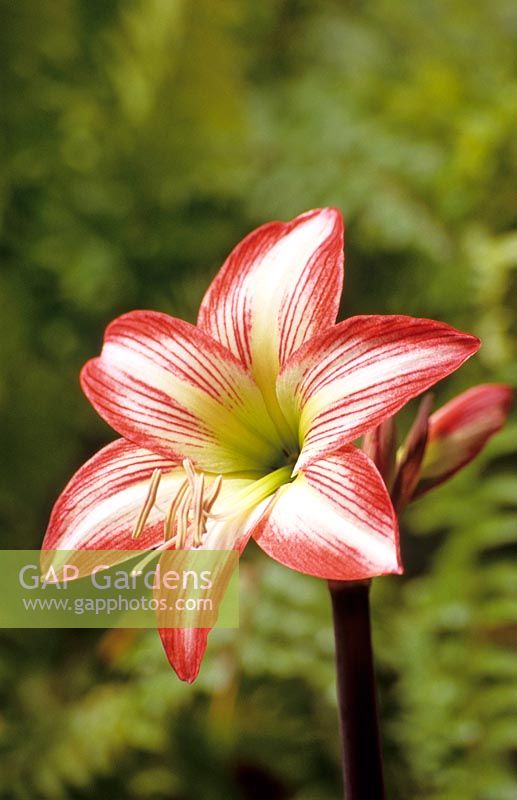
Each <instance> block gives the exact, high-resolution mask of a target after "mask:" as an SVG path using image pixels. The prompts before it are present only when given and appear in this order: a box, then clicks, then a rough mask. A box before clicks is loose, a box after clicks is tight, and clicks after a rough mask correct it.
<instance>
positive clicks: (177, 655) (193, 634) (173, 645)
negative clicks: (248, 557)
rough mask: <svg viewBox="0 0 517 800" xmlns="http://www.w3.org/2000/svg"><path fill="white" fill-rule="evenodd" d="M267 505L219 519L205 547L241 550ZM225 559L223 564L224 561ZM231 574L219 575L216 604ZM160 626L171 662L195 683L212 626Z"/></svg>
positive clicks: (166, 652) (187, 679)
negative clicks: (234, 516)
mask: <svg viewBox="0 0 517 800" xmlns="http://www.w3.org/2000/svg"><path fill="white" fill-rule="evenodd" d="M232 491H233V489H232ZM235 494H236V495H237V494H238V489H235ZM229 499H230V496H229V493H228V492H227V493H226V497H225V498H224V499H223V501H222V503H223V505H227V504H228V502H229ZM266 502H267V501H266ZM264 507H265V503H261V504H260V505H259V506H258V507H257V508H255V509H253V510H252V511H251V512H246V513H244V514H241V515H240V516H239V517H236V518H234V519H229V520H226V521H223V522H218V523H216V524H215V525H213V526H212V527H211V529H210V531H209V532H208V535H207V537H206V539H205V540H204V542H203V545H202V548H203V549H206V550H237V551H238V552H239V554H241V553H242V551H243V550H244V548H245V546H246V544H247V543H248V541H249V538H250V536H251V533H252V531H253V528H254V526H255V524H256V521H257V519H258V518H259V517H260V516H261V514H262V511H263V509H264ZM222 563H223V565H224V562H222ZM229 578H230V575H229V574H226V573H225V574H222V575H220V576H219V577H218V578H216V580H219V581H220V582H221V586H222V593H221V595H220V596H217V595H216V594H215V593H214V595H213V597H212V599H213V602H214V603H216V604H217V602H218V599H217V598H219V602H220V600H222V595H223V593H224V590H225V589H226V586H227V584H228V580H229ZM160 619H161V618H160V616H159V617H158V623H160ZM158 630H159V634H160V637H161V640H162V644H163V647H164V650H165V654H166V656H167V659H168V661H169V664H170V665H171V667H172V668H173V669H174V671H175V672H176V674H177V675H178V677H179V678H181V680H182V681H187V682H188V683H192V682H193V681H194V680H195V679H196V678H197V675H198V673H199V669H200V667H201V662H202V660H203V657H204V655H205V651H206V646H207V639H208V634H209V633H210V630H211V628H195V627H191V628H166V627H165V628H164V627H162V626H160V627H159V629H158Z"/></svg>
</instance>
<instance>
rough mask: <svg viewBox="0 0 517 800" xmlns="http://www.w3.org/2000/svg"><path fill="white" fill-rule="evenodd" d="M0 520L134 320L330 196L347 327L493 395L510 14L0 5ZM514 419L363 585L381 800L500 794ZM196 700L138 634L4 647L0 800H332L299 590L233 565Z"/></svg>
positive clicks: (58, 480)
mask: <svg viewBox="0 0 517 800" xmlns="http://www.w3.org/2000/svg"><path fill="white" fill-rule="evenodd" d="M0 9H1V11H0V14H1V25H0V40H1V41H0V61H1V78H0V80H1V82H2V104H1V106H2V107H1V111H0V113H1V115H2V140H3V147H4V152H3V156H2V166H3V170H2V175H1V179H0V209H1V225H2V234H1V237H2V238H1V253H2V267H1V272H0V320H1V336H0V361H1V373H0V412H1V414H2V428H1V432H0V443H1V444H0V447H1V453H2V458H1V463H0V472H1V486H0V519H1V524H2V529H1V530H2V547H37V546H38V545H39V543H40V542H41V539H42V537H43V533H44V529H45V525H46V520H47V518H48V513H49V510H50V508H51V505H52V502H53V500H54V499H55V497H56V495H57V494H58V492H59V490H60V489H61V487H62V486H63V485H64V483H65V481H66V480H67V478H68V477H69V476H70V474H71V473H72V471H73V470H74V469H75V468H77V467H78V466H79V465H80V464H81V462H82V461H84V460H85V459H86V458H87V457H88V456H90V455H91V454H92V453H93V452H94V451H95V450H96V449H97V448H98V447H99V446H101V445H102V444H104V443H106V442H107V441H109V440H110V438H112V434H111V433H110V431H109V430H108V428H107V426H105V425H104V423H102V422H101V421H100V419H98V418H97V417H96V415H95V413H94V412H93V410H92V409H91V408H90V407H89V404H88V403H87V402H86V400H85V398H84V397H83V396H82V395H81V392H80V389H79V386H78V379H77V376H78V371H79V368H80V367H81V365H82V364H83V362H84V361H85V360H86V359H87V358H88V357H90V356H91V355H92V354H95V353H96V352H97V351H98V349H99V345H100V342H101V337H102V332H103V329H104V326H105V325H106V323H107V322H108V321H109V320H110V319H111V318H112V317H113V316H114V315H116V314H118V313H121V312H123V311H125V310H128V309H131V308H137V307H141V308H142V307H143V308H146V307H148V308H154V309H160V310H164V311H167V312H169V313H172V314H175V315H179V316H182V317H185V318H187V319H190V320H193V319H194V318H195V313H196V309H197V305H198V303H199V300H200V298H201V296H202V294H203V291H204V289H205V287H206V286H207V284H208V282H209V280H210V278H211V276H212V275H213V274H214V273H215V271H216V270H217V268H218V266H219V265H220V263H221V262H222V260H223V258H224V257H225V255H226V254H227V253H228V251H229V250H230V248H231V247H232V246H233V245H234V244H235V243H236V242H237V241H238V240H239V238H241V237H242V236H243V235H244V234H245V233H246V232H248V231H249V230H250V229H251V228H253V227H254V226H256V225H258V224H260V223H262V222H264V221H267V220H269V219H273V218H283V219H286V218H289V217H290V216H293V215H295V214H297V213H299V212H301V211H303V210H306V209H307V208H311V207H314V206H318V205H328V204H334V205H337V206H339V207H340V208H341V209H342V210H343V212H344V215H345V219H346V222H347V237H348V244H347V285H346V294H345V297H344V301H343V309H342V312H343V314H344V315H348V314H351V313H367V312H388V313H391V312H401V313H407V314H414V315H424V316H434V317H437V318H439V319H443V320H445V321H448V322H450V323H452V324H454V325H457V326H458V327H462V328H465V329H466V330H470V331H472V332H475V333H477V334H479V335H481V336H482V338H483V340H484V347H483V350H482V351H481V353H480V355H479V357H477V358H476V359H475V360H474V361H472V362H470V363H469V364H468V365H466V366H465V367H464V368H463V369H462V370H461V371H460V373H459V374H458V375H456V376H454V378H451V379H450V380H448V381H446V382H445V383H444V384H443V385H442V386H440V387H439V388H438V391H437V394H438V398H439V400H443V399H446V398H448V397H450V396H451V395H452V394H454V393H455V392H457V391H459V390H461V389H463V388H465V387H467V386H469V385H472V384H473V383H475V382H479V381H486V380H490V381H493V380H503V381H508V382H510V383H515V382H516V378H517V367H516V350H517V321H516V317H515V303H516V299H517V297H516V295H517V292H516V288H517V270H516V267H517V230H516V221H517V194H516V186H517V138H516V122H517V79H516V53H517V7H516V6H515V4H514V3H513V2H511V0H477V2H475V3H472V2H470V1H467V0H415V2H411V3H409V2H405V0H366V1H365V2H362V3H360V2H356V0H346V2H338V0H319V2H316V3H310V2H308V0H262V2H246V1H245V0H196V2H195V3H194V2H188V0H45V2H40V3H37V2H32V0H16V2H13V0H3V2H1V3H0ZM516 433H517V425H516V423H515V422H513V423H511V424H510V425H509V426H508V428H507V429H506V430H505V432H504V433H503V434H501V435H500V436H499V437H498V438H497V439H496V440H494V441H493V443H492V444H491V446H490V447H489V449H488V450H487V451H486V452H485V454H484V455H483V456H482V457H481V458H479V459H478V461H477V462H476V463H475V464H474V465H472V466H471V467H470V468H469V469H468V470H466V471H465V473H463V474H462V475H461V476H458V477H457V478H455V479H454V481H452V482H451V484H449V485H448V486H447V487H445V488H443V489H441V490H439V491H437V492H436V493H434V494H431V495H430V496H428V497H427V498H426V499H425V500H423V501H422V502H420V503H419V504H417V505H415V506H414V508H412V509H411V510H410V512H409V513H408V514H407V515H406V516H405V518H404V520H403V528H404V532H403V550H404V556H405V562H406V567H407V569H406V574H405V576H404V577H403V578H394V579H391V578H390V579H388V578H387V579H381V580H378V581H377V582H376V584H375V587H374V596H373V606H374V623H375V644H376V650H377V657H378V669H379V679H380V684H381V702H382V712H383V725H384V736H385V751H386V757H387V770H388V781H389V787H390V797H391V798H394V800H395V799H396V800H409V798H417V797H418V798H419V799H421V800H513V798H515V797H516V796H517V777H516V775H515V771H514V770H515V765H516V761H517V721H516V714H517V681H516V675H517V650H516V645H517V622H516V619H517V589H516V587H517V580H516V571H515V568H516V563H515V554H516V545H517V517H516V514H515V505H516V497H517V491H516V490H517V468H516V450H517V445H516ZM242 585H243V590H242V607H243V614H242V616H243V623H242V629H241V631H240V632H239V635H238V636H235V635H234V634H232V633H231V632H228V631H218V632H215V633H214V634H213V636H212V640H211V646H210V651H209V656H208V658H207V661H206V663H205V665H204V666H203V669H202V673H201V677H200V680H199V682H198V683H197V684H195V686H194V687H188V686H184V685H182V684H180V683H179V682H178V681H177V680H176V679H175V677H174V675H173V674H172V672H171V671H170V669H169V667H168V665H167V664H166V662H165V658H164V656H163V654H162V651H161V646H160V644H159V641H158V638H157V636H156V635H155V633H154V632H153V631H150V632H145V633H140V634H138V635H137V634H134V633H132V632H124V631H117V632H99V631H84V630H83V631H33V632H27V631H25V632H23V631H22V632H8V631H4V632H2V633H1V634H0V653H1V661H0V695H1V700H2V703H1V711H0V797H2V798H6V799H8V800H11V799H12V800H39V799H40V798H41V800H74V799H77V800H80V798H86V797H88V798H90V797H95V798H99V799H100V800H103V799H104V798H106V799H107V798H127V799H128V800H144V799H145V800H151V799H153V800H156V799H157V798H175V800H198V798H203V800H205V799H206V800H212V798H214V800H216V799H218V798H228V799H229V800H232V798H236V799H237V798H263V797H268V798H284V797H291V798H295V800H330V799H331V798H336V797H338V796H339V794H340V778H339V763H338V742H337V737H336V721H335V708H334V688H333V670H332V635H331V630H330V627H329V607H328V600H327V596H326V590H325V586H324V585H323V584H322V583H320V582H318V581H315V580H312V579H309V578H306V577H303V576H300V575H297V574H294V573H290V572H288V571H287V570H285V569H282V568H281V567H279V566H277V565H275V564H273V563H272V562H269V561H267V559H266V558H265V557H264V556H262V555H261V554H260V553H258V552H257V551H254V552H251V553H249V554H247V557H246V559H245V561H244V563H243V566H242Z"/></svg>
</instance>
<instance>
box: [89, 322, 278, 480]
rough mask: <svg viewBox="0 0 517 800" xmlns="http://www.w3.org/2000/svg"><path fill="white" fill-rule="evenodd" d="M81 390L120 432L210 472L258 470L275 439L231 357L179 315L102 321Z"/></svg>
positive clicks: (272, 454)
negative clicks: (100, 342)
mask: <svg viewBox="0 0 517 800" xmlns="http://www.w3.org/2000/svg"><path fill="white" fill-rule="evenodd" d="M81 384H82V387H83V390H84V392H85V394H86V395H87V397H88V399H89V400H90V402H91V403H92V404H93V406H94V407H95V409H96V410H97V411H98V413H99V414H100V415H101V416H102V417H103V418H104V419H105V420H106V421H107V422H108V423H109V424H110V425H111V426H112V427H113V428H114V429H115V430H116V431H118V432H119V433H120V434H121V435H122V436H124V437H125V438H127V439H129V440H131V441H133V442H134V443H135V444H138V445H140V446H142V447H146V448H149V449H151V450H153V451H155V452H157V453H160V454H161V455H162V456H164V457H165V458H167V457H169V458H171V457H179V458H185V457H189V458H191V459H192V460H193V461H194V462H195V463H197V464H198V465H199V466H200V467H202V468H203V469H206V470H210V471H217V472H230V471H239V470H258V469H260V468H261V467H262V466H264V465H268V464H269V463H270V461H271V459H275V458H276V455H277V452H278V447H279V445H278V437H277V434H276V432H275V429H274V427H273V425H272V423H271V421H270V419H269V417H268V414H267V411H266V408H265V405H264V401H263V398H262V396H261V394H260V391H259V390H258V388H257V386H256V385H255V384H254V382H253V380H252V378H251V376H250V375H249V373H247V372H246V370H245V369H244V368H243V367H242V366H241V364H239V362H238V361H237V359H236V358H235V357H234V356H233V355H232V354H231V353H230V352H229V351H228V350H225V348H224V347H222V346H221V345H220V344H219V343H218V342H216V341H214V340H213V339H211V338H210V337H209V336H208V335H207V334H206V333H204V332H203V331H200V330H199V329H198V328H196V327H194V326H193V325H189V324H188V323H187V322H183V321H182V320H178V319H175V318H173V317H169V316H168V315H166V314H160V313H157V312H152V311H133V312H130V313H128V314H125V315H123V316H122V317H119V318H118V319H116V320H115V321H114V322H112V323H111V325H109V327H108V328H107V330H106V335H105V338H104V346H103V348H102V353H101V355H100V356H99V357H98V358H94V359H92V360H91V361H89V362H88V363H87V364H86V365H85V367H84V368H83V371H82V373H81Z"/></svg>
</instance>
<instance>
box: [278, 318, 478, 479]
mask: <svg viewBox="0 0 517 800" xmlns="http://www.w3.org/2000/svg"><path fill="white" fill-rule="evenodd" d="M479 345H480V342H479V340H478V339H477V338H476V337H475V336H470V335H468V334H465V333H461V332H460V331H457V330H455V329H454V328H451V327H450V326H449V325H446V324H444V323H441V322H435V321H434V320H428V319H415V318H414V317H405V316H364V317H352V318H350V319H347V320H345V321H344V322H341V323H339V324H338V325H336V326H334V327H333V328H329V329H328V330H327V331H325V332H323V333H322V334H321V335H320V336H317V337H315V338H314V339H312V340H311V341H310V342H307V343H306V344H305V345H304V346H303V347H302V348H300V350H299V351H298V352H297V353H295V354H294V356H292V358H291V359H290V360H289V361H288V363H287V364H286V365H285V366H284V368H283V369H282V372H281V373H280V376H279V379H278V382H277V393H278V398H279V402H280V407H281V409H282V411H283V413H284V415H285V416H286V418H287V419H288V420H290V422H291V425H292V424H294V421H295V420H296V419H299V420H300V423H299V443H300V446H302V447H303V449H302V452H301V455H300V458H299V460H298V463H297V465H296V468H297V469H300V468H302V467H303V466H304V465H306V464H308V463H310V462H311V461H312V460H314V459H315V458H318V457H320V456H321V455H323V454H324V453H326V452H330V451H331V450H334V449H336V448H337V447H340V446H341V445H343V444H346V443H348V442H351V441H353V440H354V439H355V438H357V437H358V436H360V435H362V434H363V433H365V432H366V431H367V430H368V429H369V428H373V427H375V426H376V425H378V424H379V423H380V422H382V420H384V419H386V418H387V417H390V416H392V415H393V414H395V413H396V412H397V411H398V410H399V409H400V408H401V407H402V406H403V405H405V404H406V403H407V402H408V400H411V398H413V397H415V396H416V395H418V394H420V393H421V392H423V391H425V390H426V389H428V388H429V387H430V386H432V385H433V384H434V383H436V382H437V381H439V380H441V378H444V377H445V376H446V375H448V374H449V373H451V372H453V371H454V370H455V369H457V368H458V367H459V366H460V365H461V364H462V363H463V362H464V361H465V360H466V359H467V358H469V356H471V355H472V354H473V353H475V352H476V350H477V349H478V348H479Z"/></svg>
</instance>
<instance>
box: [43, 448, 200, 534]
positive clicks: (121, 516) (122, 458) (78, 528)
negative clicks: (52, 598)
mask: <svg viewBox="0 0 517 800" xmlns="http://www.w3.org/2000/svg"><path fill="white" fill-rule="evenodd" d="M155 469H159V470H161V471H162V478H161V480H160V483H159V486H158V491H157V496H156V503H155V505H154V507H153V509H152V511H151V513H150V515H149V517H148V519H147V522H146V524H145V526H144V528H143V530H142V533H141V535H140V536H139V537H138V539H136V540H135V539H133V538H132V533H133V531H134V529H135V524H136V522H137V519H138V516H139V514H140V511H141V509H142V507H143V505H144V503H145V500H146V497H147V495H148V493H149V486H150V480H151V476H152V474H153V472H154V470H155ZM184 477H185V475H184V472H183V469H181V468H180V467H178V464H177V462H176V461H174V460H172V459H166V458H163V457H162V456H159V455H156V454H155V453H151V452H150V451H149V450H145V449H144V448H142V447H137V446H135V445H134V444H132V443H131V442H127V441H125V440H124V439H119V440H117V441H116V442H112V443H111V444H109V445H107V447H104V448H103V449H102V450H100V451H99V452H98V453H96V454H95V455H94V456H93V458H91V459H90V460H89V461H87V462H86V464H84V465H83V466H82V467H81V468H80V469H79V470H78V471H77V472H76V473H75V475H74V476H73V478H72V479H71V480H70V482H69V483H68V485H67V486H66V487H65V489H64V491H63V492H62V494H61V495H60V497H59V498H58V500H57V502H56V504H55V505H54V508H53V510H52V514H51V517H50V522H49V525H48V528H47V532H46V534H45V539H44V541H43V545H42V549H43V550H76V549H86V550H89V549H90V550H142V549H146V548H148V547H153V546H154V545H156V544H158V543H159V542H160V541H161V540H162V539H163V520H164V514H165V513H166V510H167V505H168V503H170V502H171V500H172V498H173V497H174V495H175V494H176V493H177V491H178V488H179V486H180V484H181V482H182V481H183V479H184Z"/></svg>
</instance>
